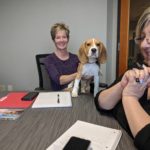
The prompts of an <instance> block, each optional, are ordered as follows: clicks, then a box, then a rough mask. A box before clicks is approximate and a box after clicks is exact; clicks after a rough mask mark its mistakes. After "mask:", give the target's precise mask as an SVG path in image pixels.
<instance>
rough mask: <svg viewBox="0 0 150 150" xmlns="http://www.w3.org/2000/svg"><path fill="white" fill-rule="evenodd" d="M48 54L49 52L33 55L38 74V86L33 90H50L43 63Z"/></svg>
mask: <svg viewBox="0 0 150 150" xmlns="http://www.w3.org/2000/svg"><path fill="white" fill-rule="evenodd" d="M48 55H49V54H37V55H36V56H35V58H36V64H37V70H38V76H39V87H38V88H36V89H35V90H51V80H50V77H49V75H48V72H47V70H46V68H45V66H44V63H43V60H44V59H45V57H46V56H48Z"/></svg>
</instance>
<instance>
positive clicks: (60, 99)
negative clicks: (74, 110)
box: [32, 92, 72, 108]
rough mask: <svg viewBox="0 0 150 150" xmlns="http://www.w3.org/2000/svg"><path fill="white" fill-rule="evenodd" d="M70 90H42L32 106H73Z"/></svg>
mask: <svg viewBox="0 0 150 150" xmlns="http://www.w3.org/2000/svg"><path fill="white" fill-rule="evenodd" d="M71 106H72V101H71V94H70V92H40V93H39V95H38V96H37V98H36V99H35V101H34V103H33V105H32V108H45V107H71Z"/></svg>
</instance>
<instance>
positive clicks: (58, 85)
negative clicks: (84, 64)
mask: <svg viewBox="0 0 150 150" xmlns="http://www.w3.org/2000/svg"><path fill="white" fill-rule="evenodd" d="M69 33H70V31H69V28H68V26H66V25H65V24H64V23H56V24H54V25H53V26H52V28H51V37H52V40H53V41H54V44H55V47H56V49H55V50H54V52H53V53H51V54H50V55H49V56H47V57H46V58H45V60H44V65H45V67H46V69H47V71H48V74H49V77H50V79H51V86H52V89H53V90H55V91H58V90H64V89H66V88H67V86H68V84H69V83H71V82H72V81H73V80H74V79H75V77H76V75H77V68H78V63H79V59H78V57H77V55H75V54H72V53H70V52H68V50H67V46H68V42H69Z"/></svg>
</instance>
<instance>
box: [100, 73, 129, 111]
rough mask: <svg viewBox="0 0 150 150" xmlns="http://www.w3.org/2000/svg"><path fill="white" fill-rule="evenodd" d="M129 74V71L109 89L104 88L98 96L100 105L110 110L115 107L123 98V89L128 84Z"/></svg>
mask: <svg viewBox="0 0 150 150" xmlns="http://www.w3.org/2000/svg"><path fill="white" fill-rule="evenodd" d="M127 76H128V71H127V72H126V73H125V74H124V75H123V77H121V81H120V79H118V81H119V82H118V81H115V84H114V83H113V84H114V85H113V86H111V87H110V88H108V89H105V90H103V91H102V92H101V93H100V95H99V97H98V103H99V106H100V107H101V108H103V109H106V110H110V109H112V108H114V106H115V105H116V104H117V103H118V101H119V100H121V99H122V91H123V89H124V87H125V86H126V85H127V82H128V80H127Z"/></svg>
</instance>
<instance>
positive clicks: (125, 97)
mask: <svg viewBox="0 0 150 150" xmlns="http://www.w3.org/2000/svg"><path fill="white" fill-rule="evenodd" d="M122 100H123V101H124V100H125V101H128V100H132V101H133V100H136V101H138V97H137V96H135V95H122Z"/></svg>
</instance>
